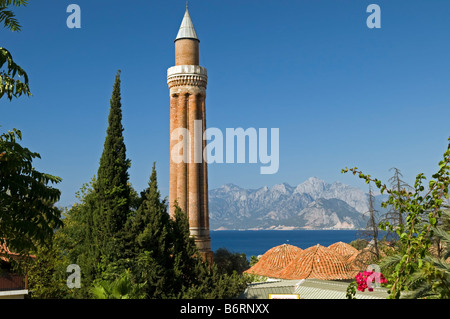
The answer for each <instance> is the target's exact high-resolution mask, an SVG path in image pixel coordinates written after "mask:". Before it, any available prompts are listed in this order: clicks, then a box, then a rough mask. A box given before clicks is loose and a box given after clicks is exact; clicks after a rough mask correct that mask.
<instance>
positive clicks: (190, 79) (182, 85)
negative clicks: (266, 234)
mask: <svg viewBox="0 0 450 319" xmlns="http://www.w3.org/2000/svg"><path fill="white" fill-rule="evenodd" d="M199 42H200V41H199V40H198V38H197V34H196V32H195V29H194V27H193V24H192V21H191V18H190V16H189V12H188V10H187V9H186V13H185V16H184V18H183V22H182V24H181V27H180V30H179V32H178V35H177V38H176V40H175V66H173V67H171V68H169V69H168V70H167V83H168V86H169V89H170V134H171V140H170V154H171V156H170V189H169V214H170V215H171V217H174V213H175V208H174V205H175V202H177V203H178V206H179V207H180V208H181V209H182V210H183V211H184V212H185V213H186V214H187V216H188V219H189V230H190V233H191V236H193V237H194V239H195V242H196V244H197V247H198V249H199V251H200V253H201V254H202V256H203V258H204V260H206V261H208V262H212V258H213V254H212V252H211V239H210V237H209V213H208V169H207V163H206V159H205V158H203V150H204V149H205V147H206V141H204V140H203V134H204V132H205V130H206V114H205V99H206V84H207V81H208V77H207V72H206V69H205V68H204V67H201V66H199ZM183 133H185V134H183ZM174 155H176V156H175V157H174ZM180 159H181V161H180Z"/></svg>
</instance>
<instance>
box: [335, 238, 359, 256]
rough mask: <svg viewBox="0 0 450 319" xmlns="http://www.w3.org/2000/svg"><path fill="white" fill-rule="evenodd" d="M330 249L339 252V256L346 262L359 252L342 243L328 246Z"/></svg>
mask: <svg viewBox="0 0 450 319" xmlns="http://www.w3.org/2000/svg"><path fill="white" fill-rule="evenodd" d="M328 248H330V249H331V250H333V251H335V252H337V253H338V254H339V255H341V256H342V257H344V259H345V260H347V259H348V258H349V257H350V256H352V255H354V254H355V253H357V252H358V249H356V248H355V247H353V246H350V245H349V244H347V243H344V242H342V241H340V242H337V243H334V244H332V245H330V246H328Z"/></svg>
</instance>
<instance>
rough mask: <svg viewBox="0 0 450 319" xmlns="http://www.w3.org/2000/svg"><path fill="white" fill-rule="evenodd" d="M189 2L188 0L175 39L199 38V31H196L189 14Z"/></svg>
mask: <svg viewBox="0 0 450 319" xmlns="http://www.w3.org/2000/svg"><path fill="white" fill-rule="evenodd" d="M188 7H189V3H188V1H186V12H185V13H184V17H183V21H182V22H181V26H180V29H179V30H178V34H177V37H176V39H175V41H176V40H178V39H195V40H198V38H197V33H196V32H195V29H194V25H193V23H192V20H191V16H190V15H189V10H188Z"/></svg>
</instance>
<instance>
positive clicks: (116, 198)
mask: <svg viewBox="0 0 450 319" xmlns="http://www.w3.org/2000/svg"><path fill="white" fill-rule="evenodd" d="M120 82H121V81H120V70H119V71H118V72H117V74H116V78H115V82H114V86H113V92H112V97H111V100H110V110H109V116H108V128H107V131H106V138H105V143H104V147H103V153H102V156H101V158H100V166H99V168H98V174H97V181H96V183H95V184H94V190H95V194H96V195H95V196H96V204H97V208H98V209H97V211H96V212H95V213H94V223H96V228H97V232H96V233H97V236H98V244H99V248H100V250H101V252H102V254H103V255H104V256H105V257H106V256H107V255H108V254H109V255H110V257H108V259H111V258H116V257H114V256H113V255H114V254H117V253H118V252H117V250H116V247H121V244H120V243H118V240H120V238H121V235H122V231H123V228H124V226H125V223H126V221H127V218H128V214H129V212H130V186H129V182H128V178H129V176H128V168H129V167H130V161H129V160H128V159H127V158H126V147H125V143H124V138H123V130H124V129H123V126H122V109H121V107H122V104H121V94H120ZM110 261H111V260H110Z"/></svg>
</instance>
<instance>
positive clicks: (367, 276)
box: [355, 271, 387, 292]
mask: <svg viewBox="0 0 450 319" xmlns="http://www.w3.org/2000/svg"><path fill="white" fill-rule="evenodd" d="M355 279H356V283H357V284H358V290H359V291H362V292H364V291H365V290H366V288H368V289H369V291H373V286H372V285H371V283H372V282H374V281H375V283H381V284H385V283H386V282H387V280H386V278H384V276H383V274H382V273H379V272H375V271H364V272H360V273H359V274H357V275H356V276H355Z"/></svg>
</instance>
